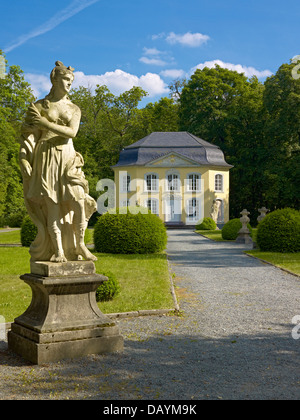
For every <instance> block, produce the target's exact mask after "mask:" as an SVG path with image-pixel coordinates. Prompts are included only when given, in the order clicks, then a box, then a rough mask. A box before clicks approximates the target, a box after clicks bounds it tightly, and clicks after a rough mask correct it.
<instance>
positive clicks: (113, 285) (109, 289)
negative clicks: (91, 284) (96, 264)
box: [96, 272, 120, 302]
mask: <svg viewBox="0 0 300 420" xmlns="http://www.w3.org/2000/svg"><path fill="white" fill-rule="evenodd" d="M102 274H103V276H106V277H107V278H108V280H107V281H105V282H104V283H102V284H101V285H100V286H99V287H98V289H97V290H96V301H97V302H107V301H109V300H112V299H113V298H114V297H115V296H117V295H118V294H119V292H120V286H119V282H118V280H117V278H116V276H115V275H114V274H113V273H111V272H108V273H102Z"/></svg>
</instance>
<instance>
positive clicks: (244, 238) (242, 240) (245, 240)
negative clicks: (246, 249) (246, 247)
mask: <svg viewBox="0 0 300 420" xmlns="http://www.w3.org/2000/svg"><path fill="white" fill-rule="evenodd" d="M235 242H236V243H238V244H253V241H252V238H251V236H250V232H249V233H247V232H239V234H238V237H237V238H236V241H235Z"/></svg>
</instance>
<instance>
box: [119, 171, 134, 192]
mask: <svg viewBox="0 0 300 420" xmlns="http://www.w3.org/2000/svg"><path fill="white" fill-rule="evenodd" d="M130 182H131V176H130V175H128V174H127V172H125V173H124V175H122V176H121V185H120V187H121V188H120V189H121V192H130Z"/></svg>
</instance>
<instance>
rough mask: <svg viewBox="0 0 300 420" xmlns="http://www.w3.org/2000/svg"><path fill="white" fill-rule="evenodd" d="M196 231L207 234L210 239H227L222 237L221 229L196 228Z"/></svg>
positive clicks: (203, 234)
mask: <svg viewBox="0 0 300 420" xmlns="http://www.w3.org/2000/svg"><path fill="white" fill-rule="evenodd" d="M196 233H198V234H199V235H202V236H205V237H206V238H208V239H212V240H213V241H225V239H223V238H222V231H221V230H196Z"/></svg>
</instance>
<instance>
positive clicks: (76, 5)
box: [4, 0, 99, 53]
mask: <svg viewBox="0 0 300 420" xmlns="http://www.w3.org/2000/svg"><path fill="white" fill-rule="evenodd" d="M98 1H99V0H73V1H72V3H70V4H69V6H67V7H66V8H64V9H63V10H60V11H59V12H57V13H56V14H55V15H54V16H52V18H50V19H49V20H47V21H46V22H45V23H43V24H42V25H41V26H39V27H37V28H35V29H33V30H32V31H31V32H29V33H28V34H24V35H21V36H20V37H19V38H17V39H16V40H15V41H13V42H12V43H11V44H10V45H8V46H7V47H6V48H4V52H5V53H8V52H10V51H12V50H14V49H15V48H17V47H19V46H20V45H23V44H25V42H27V41H29V39H32V38H35V37H37V36H39V35H42V34H45V33H46V32H49V31H51V30H52V29H54V28H56V26H58V25H60V24H61V23H62V22H65V21H66V20H68V19H70V18H71V17H72V16H74V15H76V14H77V13H79V12H81V10H83V9H86V8H87V7H89V6H91V5H92V4H94V3H97V2H98Z"/></svg>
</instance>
